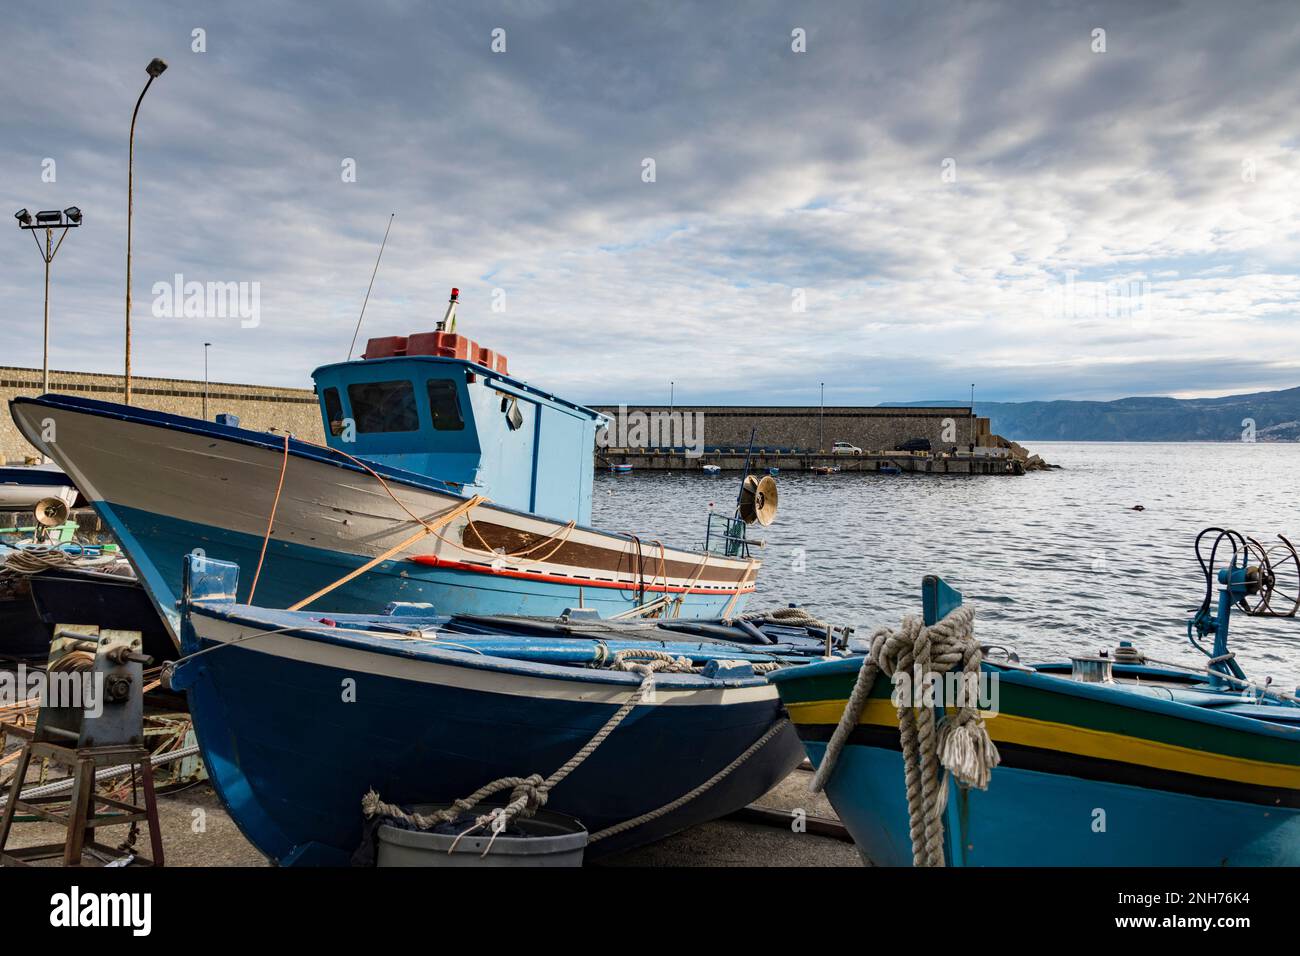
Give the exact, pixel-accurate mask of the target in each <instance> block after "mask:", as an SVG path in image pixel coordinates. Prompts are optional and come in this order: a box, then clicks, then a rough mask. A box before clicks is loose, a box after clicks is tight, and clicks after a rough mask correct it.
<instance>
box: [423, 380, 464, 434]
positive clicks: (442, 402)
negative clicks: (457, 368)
mask: <svg viewBox="0 0 1300 956" xmlns="http://www.w3.org/2000/svg"><path fill="white" fill-rule="evenodd" d="M429 414H430V416H431V417H432V418H433V427H434V428H435V429H437V430H438V431H440V432H458V431H460V430H461V429H463V428H464V427H465V419H464V417H463V416H462V415H461V413H460V394H459V392H458V391H457V389H456V383H455V382H452V381H449V380H447V379H445V378H431V379H429Z"/></svg>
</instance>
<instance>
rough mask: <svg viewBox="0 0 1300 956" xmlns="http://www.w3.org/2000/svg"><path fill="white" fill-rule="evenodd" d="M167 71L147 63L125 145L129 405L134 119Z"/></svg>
mask: <svg viewBox="0 0 1300 956" xmlns="http://www.w3.org/2000/svg"><path fill="white" fill-rule="evenodd" d="M165 69H167V64H166V63H165V62H164V61H162V60H160V59H158V58H157V57H155V58H154V59H152V60H150V61H149V65H148V66H147V67H145V70H146V71H147V72H148V74H149V80H148V82H147V83H145V85H144V89H143V90H141V91H140V98H139V99H138V100H136V101H135V109H134V110H133V111H132V113H131V135H130V138H129V140H128V143H127V154H126V368H125V370H124V374H123V382H122V386H123V387H122V400H123V401H124V402H125V403H126V404H127V405H130V404H131V215H132V212H133V207H134V199H135V118H136V116H138V115H139V113H140V104H141V103H142V102H144V95H145V94H146V93H148V92H149V87H150V86H152V85H153V81H154V80H155V79H157V78H158V77H159V76H161V75H162V72H163V70H165Z"/></svg>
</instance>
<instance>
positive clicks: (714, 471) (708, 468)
mask: <svg viewBox="0 0 1300 956" xmlns="http://www.w3.org/2000/svg"><path fill="white" fill-rule="evenodd" d="M700 471H702V472H704V473H705V474H706V475H720V474H722V466H721V465H703V466H702V467H701V468H700Z"/></svg>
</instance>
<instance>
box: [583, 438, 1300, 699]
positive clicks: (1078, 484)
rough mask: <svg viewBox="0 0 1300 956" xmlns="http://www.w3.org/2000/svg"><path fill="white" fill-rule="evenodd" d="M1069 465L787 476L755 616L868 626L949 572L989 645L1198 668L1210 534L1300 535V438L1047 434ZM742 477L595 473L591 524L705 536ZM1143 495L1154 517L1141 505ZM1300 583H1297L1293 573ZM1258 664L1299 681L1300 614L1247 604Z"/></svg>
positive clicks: (1046, 446)
mask: <svg viewBox="0 0 1300 956" xmlns="http://www.w3.org/2000/svg"><path fill="white" fill-rule="evenodd" d="M1030 447H1031V450H1032V451H1035V452H1038V453H1039V454H1041V455H1042V456H1043V457H1044V458H1045V459H1047V460H1048V461H1050V462H1052V463H1053V464H1059V465H1062V466H1063V468H1062V469H1059V470H1053V471H1049V472H1035V473H1032V474H1029V475H1025V476H1023V477H1019V478H1016V477H975V478H958V477H939V476H915V477H909V476H898V477H890V476H874V475H865V474H862V475H853V474H838V475H805V474H789V475H781V476H778V478H777V481H778V483H779V487H780V513H779V515H778V517H777V519H776V522H775V523H773V524H772V525H771V526H770V527H767V528H755V529H751V530H752V531H755V532H757V533H756V534H755V535H754V536H755V537H760V538H762V539H764V540H765V541H766V546H765V547H764V548H762V549H761V550H759V551H758V552H756V553H757V554H759V555H760V556H761V557H762V559H763V567H762V570H761V571H760V573H759V586H758V593H757V594H756V595H754V596H753V597H752V598H751V599H750V602H749V604H748V607H749V608H750V609H754V608H761V607H769V606H774V605H780V604H785V603H787V602H790V601H794V602H798V603H799V604H802V605H805V606H806V607H808V608H809V609H810V610H812V611H814V612H815V613H817V614H819V615H820V616H822V617H824V618H827V619H830V620H832V621H834V622H844V623H850V624H855V625H858V626H859V627H860V629H861V630H860V632H859V634H860V636H866V633H865V632H866V631H868V630H870V628H872V627H874V626H876V625H879V624H889V625H895V626H896V625H897V623H898V621H899V619H900V618H901V617H902V615H903V614H905V613H919V612H920V607H921V600H920V585H921V578H922V576H924V575H926V574H940V575H942V576H943V577H944V578H945V579H947V580H948V581H949V583H951V584H952V585H954V586H955V587H957V588H958V589H959V590H960V591H961V592H962V593H963V594H964V595H965V597H966V600H967V601H968V602H970V603H972V604H973V605H974V606H975V609H976V619H975V631H976V635H977V636H978V637H979V638H980V639H981V641H983V642H984V643H1000V644H1006V645H1010V646H1012V647H1013V648H1014V649H1015V650H1016V651H1017V652H1018V653H1019V654H1020V656H1021V659H1023V660H1026V661H1033V660H1044V659H1049V658H1050V659H1060V658H1062V657H1063V656H1065V655H1067V654H1069V653H1070V652H1077V651H1078V650H1080V649H1084V650H1089V651H1092V652H1096V651H1098V650H1101V649H1103V648H1110V647H1113V646H1114V645H1115V643H1116V641H1118V640H1120V639H1122V638H1127V639H1131V640H1133V641H1135V642H1136V643H1137V645H1138V647H1139V648H1140V649H1142V650H1144V651H1145V652H1146V653H1147V654H1149V655H1151V656H1153V657H1159V658H1163V659H1165V660H1179V661H1184V662H1187V663H1193V664H1199V663H1200V662H1202V661H1204V658H1202V657H1201V656H1200V655H1199V654H1198V653H1197V652H1196V651H1195V650H1193V649H1192V648H1191V647H1189V646H1188V644H1187V640H1186V629H1185V622H1186V619H1187V617H1188V612H1189V611H1190V610H1191V609H1193V608H1194V607H1195V606H1196V605H1197V604H1198V603H1199V602H1200V599H1201V595H1202V594H1203V589H1204V583H1203V580H1204V579H1203V578H1202V577H1201V574H1200V570H1199V568H1198V566H1197V564H1196V558H1195V555H1194V553H1193V550H1192V544H1193V540H1194V538H1195V536H1196V534H1197V532H1198V531H1200V530H1201V529H1202V528H1205V527H1207V526H1210V525H1221V526H1225V527H1230V528H1235V529H1237V530H1239V531H1241V532H1243V533H1245V534H1247V535H1252V536H1254V537H1256V538H1257V539H1259V540H1260V541H1261V542H1273V541H1275V540H1276V538H1275V535H1276V534H1277V533H1278V532H1281V533H1283V534H1285V535H1286V536H1287V537H1288V538H1290V539H1291V540H1292V541H1293V542H1295V543H1296V544H1297V546H1300V445H1294V444H1286V445H1283V444H1183V443H1179V444H1100V443H1096V444H1094V443H1088V444H1073V443H1060V442H1033V443H1030ZM737 482H738V476H736V475H730V474H724V475H720V476H717V477H706V476H702V475H698V474H696V473H690V474H686V473H683V474H665V473H654V472H641V473H637V474H633V475H609V474H605V473H598V474H597V476H596V495H595V507H594V515H593V519H594V520H593V524H594V525H595V526H596V527H600V528H607V529H610V530H615V531H634V532H636V533H638V534H641V535H642V536H643V537H659V538H661V539H662V540H664V541H665V542H666V543H669V544H676V545H680V546H698V545H700V544H701V543H702V542H703V537H704V525H705V519H706V515H707V512H708V509H709V505H710V503H715V504H716V506H717V508H718V510H720V511H724V512H727V513H729V512H730V511H731V510H732V509H733V508H734V507H735V498H736V488H737ZM1137 504H1141V505H1144V506H1145V508H1146V510H1145V511H1133V510H1131V509H1132V507H1133V506H1134V505H1137ZM1285 584H1286V586H1287V587H1286V589H1287V590H1289V591H1290V592H1291V593H1295V590H1296V587H1295V579H1294V576H1291V577H1290V578H1289V580H1287V581H1286V582H1285ZM1232 635H1233V638H1234V639H1233V644H1232V647H1233V649H1234V650H1235V651H1236V652H1237V655H1238V658H1239V660H1240V661H1241V662H1242V664H1243V666H1244V667H1245V669H1246V672H1247V674H1248V675H1250V676H1251V677H1253V678H1256V679H1262V678H1264V677H1266V676H1272V677H1273V678H1274V679H1275V681H1276V682H1277V683H1278V684H1279V685H1281V686H1283V687H1286V688H1288V689H1289V688H1292V687H1295V686H1296V685H1297V684H1300V618H1296V619H1282V620H1270V619H1267V618H1250V617H1246V616H1245V615H1244V614H1234V616H1233V623H1232Z"/></svg>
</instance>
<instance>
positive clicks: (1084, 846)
mask: <svg viewBox="0 0 1300 956" xmlns="http://www.w3.org/2000/svg"><path fill="white" fill-rule="evenodd" d="M1209 533H1215V534H1217V535H1218V537H1217V538H1216V542H1215V545H1214V548H1213V549H1212V550H1211V554H1210V556H1209V560H1208V562H1207V561H1206V560H1204V559H1203V558H1202V556H1201V548H1200V543H1201V537H1204V536H1205V535H1206V534H1209ZM1201 537H1198V538H1197V556H1198V559H1201V567H1202V568H1203V569H1204V570H1205V573H1206V593H1205V598H1204V600H1203V602H1202V604H1201V607H1200V609H1199V610H1198V611H1197V613H1196V615H1195V616H1194V617H1193V618H1192V620H1190V621H1189V622H1188V625H1187V630H1188V636H1189V639H1190V640H1191V642H1192V644H1193V645H1194V646H1196V647H1197V648H1198V649H1201V650H1203V651H1204V652H1205V653H1206V655H1207V656H1208V657H1209V658H1210V664H1209V666H1208V667H1207V668H1205V669H1204V670H1197V669H1195V668H1186V667H1183V666H1180V665H1176V664H1168V663H1165V662H1160V661H1154V660H1149V659H1146V658H1145V657H1144V656H1143V655H1142V654H1141V652H1140V651H1138V650H1137V649H1135V648H1133V647H1132V646H1131V645H1128V644H1127V643H1121V645H1120V647H1119V648H1118V649H1117V651H1116V652H1115V653H1114V655H1113V656H1112V655H1111V654H1110V653H1108V652H1102V653H1101V654H1100V655H1097V656H1080V657H1078V658H1076V659H1074V660H1073V661H1071V662H1069V663H1053V664H1040V665H1036V666H1032V667H1031V666H1025V665H1022V664H1020V663H1018V662H1016V661H1007V662H999V661H990V660H984V661H982V663H979V677H980V680H981V681H986V682H988V684H989V690H990V691H992V692H993V694H992V696H993V698H994V699H995V700H996V704H995V705H994V706H993V707H992V708H991V709H990V708H989V707H988V705H987V703H986V702H981V707H982V708H983V712H982V713H981V715H980V717H981V719H982V721H983V726H984V728H985V729H986V731H987V737H988V738H989V739H990V740H991V742H992V745H993V746H995V747H996V755H993V754H989V753H988V752H987V751H985V754H986V755H987V756H990V757H991V758H992V759H990V760H988V761H986V763H985V766H984V768H983V769H984V771H986V772H987V777H986V779H984V780H981V781H979V783H983V784H986V786H987V789H980V787H979V784H976V785H974V786H964V785H961V784H960V783H959V782H958V780H957V779H955V778H954V777H953V776H950V775H949V774H948V773H947V772H946V771H944V770H943V769H942V767H940V768H939V770H938V776H936V777H934V778H928V776H927V775H925V774H922V777H921V782H922V786H923V788H924V790H925V792H927V793H929V794H931V795H933V796H934V797H935V799H936V801H937V802H936V803H934V804H930V805H922V806H921V807H920V808H919V810H918V808H917V806H916V805H915V804H914V805H909V802H908V794H907V788H906V786H905V785H904V753H906V752H908V750H909V748H908V746H907V745H906V743H904V744H901V745H900V734H899V726H900V721H904V720H905V721H907V722H909V723H912V722H914V721H916V720H918V719H920V717H919V716H918V715H920V714H922V712H923V711H924V710H925V707H924V706H913V705H914V704H916V700H915V699H911V700H909V699H908V698H907V697H906V696H904V697H903V699H902V701H901V703H902V704H903V705H904V706H896V704H897V703H898V701H897V698H895V699H894V700H891V693H892V692H893V691H894V690H895V687H896V686H898V685H897V682H896V681H895V682H894V684H895V686H894V687H891V681H890V680H889V679H880V680H876V681H875V683H874V685H872V686H870V688H869V690H867V689H865V688H866V687H867V685H868V684H870V680H871V678H872V677H874V673H873V672H872V671H870V670H864V666H863V664H862V662H861V661H858V660H842V661H829V662H826V663H817V664H812V665H809V666H807V667H802V668H797V669H791V670H781V671H777V672H776V673H774V674H772V675H771V676H770V679H771V680H772V681H773V683H774V684H775V685H776V687H777V689H778V690H779V691H780V693H781V699H782V701H783V702H784V703H785V706H786V709H787V710H788V712H789V714H790V718H791V720H792V721H793V722H794V723H795V725H796V727H797V728H798V731H799V735H800V737H801V738H802V739H803V741H804V746H805V747H806V748H807V751H808V754H809V756H810V758H811V759H812V761H813V762H814V763H815V764H817V765H818V778H815V784H819V783H824V785H825V791H826V794H827V796H828V797H829V798H830V801H831V803H832V805H833V806H834V807H835V809H836V812H837V813H838V814H839V816H840V819H841V820H842V821H843V822H844V825H845V826H846V827H847V828H848V830H849V832H850V833H851V834H852V836H853V839H854V840H855V841H856V843H857V845H858V847H859V849H860V850H861V851H862V854H863V856H864V857H865V858H867V859H868V860H869V861H871V862H872V863H874V864H877V865H909V864H912V863H914V862H921V863H926V862H927V860H928V861H929V862H930V863H934V864H938V865H942V864H943V863H946V864H947V865H949V866H1223V865H1243V866H1251V865H1254V866H1259V865H1270V866H1295V865H1298V864H1300V706H1298V704H1300V700H1298V699H1297V697H1296V696H1294V695H1292V694H1287V693H1280V692H1277V691H1274V690H1272V689H1271V688H1269V687H1268V686H1266V685H1261V684H1256V683H1252V682H1250V681H1248V680H1247V679H1246V678H1245V675H1244V673H1242V670H1241V668H1240V666H1239V665H1238V664H1237V663H1236V661H1235V660H1234V659H1233V656H1232V654H1231V653H1230V652H1229V650H1228V623H1229V617H1230V615H1231V612H1232V608H1233V606H1234V605H1237V604H1238V602H1240V601H1242V600H1243V599H1244V598H1246V597H1247V596H1248V595H1250V594H1254V593H1257V592H1258V591H1259V589H1260V588H1261V587H1262V586H1266V587H1271V586H1272V585H1271V582H1269V581H1267V580H1265V578H1266V577H1267V575H1261V570H1260V568H1259V567H1258V566H1254V565H1248V564H1247V560H1246V558H1247V555H1248V552H1247V550H1246V542H1245V541H1244V539H1242V538H1241V536H1240V535H1237V534H1235V533H1234V532H1226V531H1222V530H1221V529H1218V528H1213V529H1209V530H1208V531H1207V532H1202V535H1201ZM1224 542H1227V543H1228V544H1230V545H1231V547H1232V550H1233V557H1232V560H1231V562H1230V563H1229V564H1228V565H1227V566H1226V567H1224V568H1222V569H1220V570H1219V572H1218V575H1217V580H1218V583H1219V585H1220V590H1219V600H1218V606H1217V609H1215V608H1212V607H1211V595H1212V590H1213V585H1214V580H1215V578H1214V576H1213V571H1214V564H1215V557H1214V551H1215V550H1217V549H1218V548H1219V546H1220V545H1222V544H1223V543H1224ZM960 605H961V595H960V594H958V593H957V592H955V591H953V590H952V589H951V588H948V587H947V586H946V585H945V584H944V583H943V582H942V581H941V580H940V579H938V578H927V580H926V586H925V589H924V606H925V616H924V622H923V624H924V629H925V630H926V631H927V632H928V633H929V634H930V636H931V637H934V638H935V639H937V636H938V635H939V634H940V633H941V631H942V632H943V633H947V632H950V631H951V630H952V629H953V627H955V626H956V625H955V623H954V622H958V623H959V622H960V621H961V620H963V618H961V617H958V615H965V614H968V613H969V612H967V611H965V609H962V608H961V606H960ZM964 619H965V620H968V618H964ZM905 624H906V622H905ZM921 627H922V623H921V622H915V623H914V624H913V625H912V626H911V628H912V629H910V630H909V627H907V626H905V627H904V630H903V632H902V633H903V634H904V635H905V636H906V635H908V634H912V633H918V632H919V630H920V629H921ZM968 637H969V635H968ZM894 639H896V636H895V635H893V634H892V633H891V634H890V635H888V636H882V637H881V638H880V640H881V641H885V642H888V641H890V640H894ZM1211 642H1212V647H1207V646H1206V645H1207V644H1209V643H1211ZM883 646H884V645H882V647H883ZM909 646H913V647H914V646H916V645H915V644H910V645H909ZM972 647H973V649H974V650H975V651H976V652H977V651H978V644H974V643H973V641H971V642H970V644H969V645H968V651H969V650H970V649H971V648H972ZM882 673H884V672H883V671H882ZM940 676H942V675H940ZM859 681H865V682H866V683H864V684H863V685H862V687H859ZM938 687H939V693H940V694H943V695H945V696H943V697H942V698H941V699H942V701H943V703H944V704H945V705H946V707H947V708H948V709H947V713H946V715H942V714H943V712H942V711H938V710H937V708H935V707H933V706H932V707H931V708H930V710H931V712H932V713H934V715H935V716H934V719H936V720H938V732H937V733H936V734H935V735H934V739H938V740H943V738H944V737H945V734H956V733H958V732H962V731H960V729H959V728H960V726H961V724H960V720H961V718H960V717H959V718H958V721H959V723H958V726H957V728H956V729H955V728H954V727H953V726H951V725H950V726H949V727H948V728H946V729H945V724H950V722H951V721H953V719H954V718H953V713H954V711H953V710H952V707H953V706H954V705H955V706H958V707H963V706H967V705H968V704H969V702H968V701H961V700H953V699H951V698H950V697H949V696H947V695H948V694H949V693H950V690H951V689H950V688H949V687H948V686H947V685H945V684H944V683H943V682H942V681H940V682H939V685H938ZM855 688H856V689H858V694H856V695H855V694H854V691H855ZM982 693H983V691H981V694H982ZM864 694H865V696H863V695H864ZM855 697H856V698H857V699H858V700H860V701H861V705H860V706H859V707H857V708H856V711H855V710H854V709H851V708H849V707H848V702H849V701H850V699H851V698H855ZM939 699H940V698H936V699H935V701H934V704H936V705H937V703H938V701H939ZM957 713H958V714H960V711H958V712H957ZM969 716H970V715H969V714H968V715H967V717H969ZM971 739H972V740H975V739H976V737H975V736H972V738H971ZM900 749H901V750H902V751H903V752H900ZM828 751H829V752H830V754H831V757H830V758H828V757H827V754H828ZM941 752H942V751H941ZM971 752H972V751H967V752H966V753H967V754H969V753H971ZM973 752H975V753H978V752H979V747H976V748H975V750H974V751H973ZM919 756H920V760H921V763H920V766H925V765H926V763H925V758H926V755H925V754H924V753H921V754H920V755H919ZM929 756H930V758H931V759H933V757H934V755H933V754H930V755H929ZM828 759H829V763H827V764H826V765H825V766H823V764H824V762H826V761H827V760H828ZM999 760H1000V763H999V762H998V761H999ZM993 764H997V766H996V767H995V768H994V767H993V766H992V765H993ZM945 792H946V795H947V799H946V803H945V802H944V800H943V796H942V795H943V794H944V793H945ZM931 811H933V813H934V814H935V815H934V817H928V816H927V814H929V813H930V812H931ZM918 817H919V822H918ZM927 820H930V821H931V822H932V823H933V824H934V825H935V826H936V827H938V832H935V831H934V830H931V829H927V824H926V821H927ZM914 825H915V826H914ZM913 833H921V834H922V835H923V842H926V843H928V842H929V841H930V840H931V839H933V840H937V841H939V847H940V849H939V853H938V855H937V857H936V858H935V859H933V860H930V859H929V857H927V856H926V852H927V851H926V850H925V848H924V847H918V846H916V845H914V843H913V840H912V836H911V835H912V834H913Z"/></svg>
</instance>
